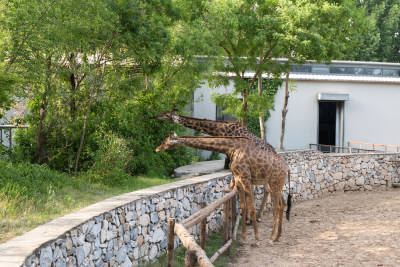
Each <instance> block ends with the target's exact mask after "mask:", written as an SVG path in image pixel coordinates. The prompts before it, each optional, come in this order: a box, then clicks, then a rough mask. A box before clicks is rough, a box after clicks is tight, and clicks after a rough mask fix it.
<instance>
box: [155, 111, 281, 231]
mask: <svg viewBox="0 0 400 267" xmlns="http://www.w3.org/2000/svg"><path fill="white" fill-rule="evenodd" d="M154 117H155V118H156V119H159V120H162V121H166V122H169V123H176V124H179V125H182V126H185V127H187V128H191V129H194V130H196V131H199V132H202V133H205V134H208V135H211V136H246V137H249V138H250V139H251V140H252V141H253V143H254V144H255V145H256V146H257V147H259V148H261V149H263V150H266V151H268V152H270V153H273V154H277V153H276V151H275V149H274V147H273V146H272V145H271V144H269V143H268V142H266V141H265V140H263V139H261V138H259V137H257V136H255V135H254V134H253V133H252V132H250V131H249V130H248V129H247V128H246V127H245V126H243V125H242V124H240V123H238V122H236V121H214V120H207V119H197V118H191V117H186V116H182V115H179V114H178V113H177V109H173V110H171V111H166V112H164V113H161V114H157V115H155V116H154ZM252 190H253V187H252ZM267 200H268V190H267V186H266V185H264V198H263V200H262V202H261V206H260V211H259V213H258V215H257V217H256V219H257V221H260V218H261V216H262V214H263V211H264V208H265V205H266V204H267ZM246 210H247V211H248V209H246ZM246 213H247V215H248V216H247V221H248V222H247V223H248V224H250V223H249V220H250V219H249V214H248V212H246Z"/></svg>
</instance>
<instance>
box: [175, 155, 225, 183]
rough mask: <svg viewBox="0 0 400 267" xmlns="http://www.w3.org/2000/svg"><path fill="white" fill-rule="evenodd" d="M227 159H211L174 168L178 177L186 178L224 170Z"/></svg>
mask: <svg viewBox="0 0 400 267" xmlns="http://www.w3.org/2000/svg"><path fill="white" fill-rule="evenodd" d="M224 163H225V160H223V159H221V160H210V161H202V162H197V163H195V164H192V165H186V166H181V167H179V168H176V169H175V170H174V175H175V177H176V178H181V179H186V178H190V177H194V176H200V175H205V174H211V173H215V172H219V171H223V170H224Z"/></svg>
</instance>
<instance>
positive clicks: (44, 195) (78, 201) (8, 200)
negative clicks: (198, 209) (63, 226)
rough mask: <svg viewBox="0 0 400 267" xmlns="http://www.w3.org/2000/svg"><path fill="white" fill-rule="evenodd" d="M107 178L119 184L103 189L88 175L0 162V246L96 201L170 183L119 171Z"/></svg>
mask: <svg viewBox="0 0 400 267" xmlns="http://www.w3.org/2000/svg"><path fill="white" fill-rule="evenodd" d="M111 176H112V177H114V176H118V177H116V178H117V179H118V180H119V181H120V182H119V183H117V184H114V185H113V186H107V185H105V184H104V183H102V182H100V181H98V176H96V175H95V174H92V173H85V174H81V175H78V176H72V175H68V174H65V173H58V172H55V171H52V170H50V169H48V168H46V167H44V166H38V165H32V164H29V163H22V164H12V163H10V162H8V161H4V160H1V159H0V243H4V242H6V241H7V240H9V239H11V238H13V237H15V236H17V235H20V234H22V233H24V232H27V231H29V230H31V229H33V228H35V227H37V226H39V225H41V224H44V223H46V222H48V221H50V220H52V219H54V218H57V217H60V216H62V215H65V214H68V213H70V212H72V211H75V210H79V209H81V208H83V207H86V206H88V205H91V204H93V203H96V202H98V201H100V200H103V199H107V198H109V197H112V196H116V195H120V194H123V193H127V192H131V191H135V190H139V189H143V188H147V187H151V186H156V185H160V184H165V183H170V182H173V180H170V179H166V178H159V177H144V176H140V177H132V176H130V175H128V174H125V173H122V172H114V173H112V175H111ZM93 177H95V178H93Z"/></svg>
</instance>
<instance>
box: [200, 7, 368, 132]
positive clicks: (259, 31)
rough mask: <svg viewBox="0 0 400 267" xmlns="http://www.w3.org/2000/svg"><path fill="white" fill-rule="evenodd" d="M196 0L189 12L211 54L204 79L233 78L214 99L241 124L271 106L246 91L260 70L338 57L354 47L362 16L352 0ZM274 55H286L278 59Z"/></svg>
mask: <svg viewBox="0 0 400 267" xmlns="http://www.w3.org/2000/svg"><path fill="white" fill-rule="evenodd" d="M195 2H196V3H197V6H198V7H199V8H198V9H195V10H196V11H197V10H201V12H197V13H196V12H194V13H193V14H197V15H198V19H197V20H196V23H193V24H195V25H197V26H198V27H200V28H201V29H203V32H202V33H201V35H200V36H201V38H202V39H203V40H207V42H208V44H209V46H210V47H211V48H209V50H208V51H211V52H213V54H212V55H213V56H214V57H213V58H212V59H213V63H214V66H213V67H214V73H213V75H212V76H211V77H210V78H209V81H210V83H211V85H213V86H221V85H227V84H229V83H230V81H233V83H234V91H233V92H232V93H229V94H216V95H215V101H216V102H217V103H224V104H225V106H226V108H227V109H226V111H227V112H228V113H230V114H232V115H234V116H236V117H237V118H239V120H241V121H242V122H243V123H244V124H246V119H247V117H248V116H249V115H252V116H257V117H259V116H260V115H262V114H265V113H266V112H267V111H268V110H269V108H270V107H271V106H270V105H265V104H264V105H261V106H257V103H256V102H253V100H256V101H258V100H259V98H262V97H258V95H257V94H255V95H256V96H257V97H249V96H250V95H251V94H252V93H251V90H252V88H253V86H254V84H255V83H256V79H257V77H259V75H260V74H261V73H266V74H268V75H269V76H270V77H276V78H280V77H281V75H282V73H286V72H287V71H288V69H290V66H291V65H295V64H302V63H304V62H306V61H307V60H316V61H318V62H329V61H330V60H332V59H334V58H340V57H342V55H343V53H342V52H343V51H346V50H348V48H352V50H354V46H355V45H356V44H357V42H356V41H357V39H356V38H355V37H354V36H358V35H357V34H358V33H359V27H360V26H359V25H360V21H361V19H362V14H360V13H359V12H358V10H357V9H356V3H355V2H354V1H351V0H341V1H328V0H326V1H309V0H299V1H291V0H271V1H238V0H224V1H202V2H201V4H199V2H198V1H195ZM199 14H200V15H199ZM275 58H290V60H289V61H287V62H286V63H285V64H280V63H279V62H277V61H276V60H275ZM249 71H250V72H249ZM248 73H250V77H246V75H247V74H248ZM247 78H249V81H250V82H247ZM239 96H240V97H239ZM253 112H254V113H255V114H254V113H253ZM286 112H287V111H285V112H283V113H285V114H286ZM252 113H253V114H252ZM285 114H283V115H285ZM283 127H284V123H283Z"/></svg>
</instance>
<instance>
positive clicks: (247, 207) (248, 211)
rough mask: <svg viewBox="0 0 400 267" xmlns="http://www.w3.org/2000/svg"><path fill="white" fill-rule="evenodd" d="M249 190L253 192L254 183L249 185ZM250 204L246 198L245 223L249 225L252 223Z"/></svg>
mask: <svg viewBox="0 0 400 267" xmlns="http://www.w3.org/2000/svg"><path fill="white" fill-rule="evenodd" d="M250 190H251V192H254V185H251V186H250ZM250 207H251V206H250V205H249V202H248V201H247V198H246V224H247V225H251V224H252V218H251V211H250Z"/></svg>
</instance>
